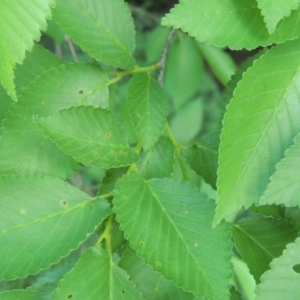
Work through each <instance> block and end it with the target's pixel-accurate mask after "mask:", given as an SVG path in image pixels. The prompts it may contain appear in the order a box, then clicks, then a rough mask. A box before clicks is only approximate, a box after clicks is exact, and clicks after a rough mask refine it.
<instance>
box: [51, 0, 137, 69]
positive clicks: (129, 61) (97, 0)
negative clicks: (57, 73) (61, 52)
mask: <svg viewBox="0 0 300 300" xmlns="http://www.w3.org/2000/svg"><path fill="white" fill-rule="evenodd" d="M53 16H54V18H55V21H56V22H57V23H58V24H59V25H60V26H61V28H62V29H63V30H64V31H65V32H66V33H67V34H68V35H69V36H70V37H71V38H72V39H73V41H74V42H75V43H76V44H78V45H79V46H80V47H81V48H82V49H83V50H84V51H86V52H87V53H88V54H89V55H91V56H92V57H94V58H96V59H97V60H98V61H101V62H104V63H106V64H108V65H112V66H115V67H120V68H124V69H128V68H133V67H134V65H135V60H134V58H133V57H132V56H131V53H132V51H133V49H134V46H135V40H134V39H135V30H134V24H133V19H132V17H131V13H130V10H129V8H128V5H127V3H125V2H124V1H123V0H114V1H111V0H76V1H74V0H57V5H56V7H55V9H54V11H53ZM74 20H76V21H75V22H74Z"/></svg>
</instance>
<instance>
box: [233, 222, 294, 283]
mask: <svg viewBox="0 0 300 300" xmlns="http://www.w3.org/2000/svg"><path fill="white" fill-rule="evenodd" d="M297 235H298V232H297V230H295V228H294V227H293V226H292V225H290V224H289V223H288V222H286V221H279V220H274V219H271V218H262V217H261V218H252V219H242V220H241V221H239V222H238V224H237V225H235V226H234V227H233V236H234V239H235V245H236V247H237V249H238V251H239V253H240V254H241V256H242V257H243V259H244V261H245V262H246V263H247V265H248V267H249V269H250V272H251V273H252V274H253V276H254V278H255V280H256V282H259V281H260V276H261V275H262V274H263V273H264V272H265V271H266V270H268V269H269V264H270V262H271V260H272V259H273V258H275V257H278V256H280V255H281V254H282V252H283V250H284V248H285V246H286V244H288V243H291V242H293V241H294V240H295V238H296V237H297Z"/></svg>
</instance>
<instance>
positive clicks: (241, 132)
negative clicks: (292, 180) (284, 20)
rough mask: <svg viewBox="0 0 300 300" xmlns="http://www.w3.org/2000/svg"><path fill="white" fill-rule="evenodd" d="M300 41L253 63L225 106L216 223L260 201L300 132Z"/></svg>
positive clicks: (283, 45)
mask: <svg viewBox="0 0 300 300" xmlns="http://www.w3.org/2000/svg"><path fill="white" fill-rule="evenodd" d="M299 54H300V40H295V41H290V42H286V43H284V44H281V45H278V46H277V47H275V48H273V49H271V50H270V51H268V52H266V53H265V54H263V55H262V56H261V57H260V58H259V59H258V60H256V61H255V62H254V64H253V66H252V67H251V68H249V69H248V70H247V71H246V72H245V74H244V76H243V78H242V80H241V81H240V82H239V84H238V86H237V88H236V89H235V91H234V95H233V98H232V100H231V102H230V104H229V105H228V106H227V113H226V114H225V117H224V120H223V125H224V127H223V131H222V134H221V143H220V148H219V152H220V156H219V170H218V175H219V177H218V182H217V186H218V202H217V211H216V216H215V224H217V223H218V222H219V221H220V220H221V219H222V218H223V217H225V216H227V215H228V214H231V213H233V212H235V211H237V210H238V209H239V208H241V207H242V206H245V207H249V206H250V205H251V204H252V203H258V201H259V198H260V197H261V195H262V194H263V192H264V190H265V188H266V187H267V184H268V182H269V177H270V175H271V174H272V173H273V172H274V171H275V166H276V164H277V163H278V162H279V161H280V159H281V158H282V157H283V154H284V151H285V150H286V149H287V148H288V147H290V146H291V144H292V143H293V138H294V136H295V135H296V134H297V133H298V132H299V131H300V122H299V114H300V102H299V99H298V94H299V88H300V87H299V82H300V81H299V80H300V73H299V66H300V59H299V57H300V56H299Z"/></svg>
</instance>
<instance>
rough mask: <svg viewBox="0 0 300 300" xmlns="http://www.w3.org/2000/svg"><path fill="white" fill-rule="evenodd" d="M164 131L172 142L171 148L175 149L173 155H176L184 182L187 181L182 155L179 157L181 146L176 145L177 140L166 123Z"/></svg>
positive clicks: (187, 176)
mask: <svg viewBox="0 0 300 300" xmlns="http://www.w3.org/2000/svg"><path fill="white" fill-rule="evenodd" d="M165 130H166V132H167V134H168V136H169V138H170V140H171V141H172V143H173V146H174V148H175V154H176V157H177V160H178V162H179V165H180V169H181V172H182V176H183V179H184V180H186V181H189V175H188V173H187V170H186V168H185V165H184V161H183V158H182V155H181V146H180V145H179V144H178V142H177V140H176V139H175V137H174V135H173V133H172V131H171V128H170V126H169V124H168V123H166V125H165Z"/></svg>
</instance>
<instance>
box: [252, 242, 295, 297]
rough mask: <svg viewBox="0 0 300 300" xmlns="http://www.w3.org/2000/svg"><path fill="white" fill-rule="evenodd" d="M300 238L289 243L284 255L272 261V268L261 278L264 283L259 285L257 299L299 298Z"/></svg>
mask: <svg viewBox="0 0 300 300" xmlns="http://www.w3.org/2000/svg"><path fill="white" fill-rule="evenodd" d="M299 257H300V238H298V239H296V241H295V243H292V244H289V245H288V246H287V249H286V250H285V251H284V252H283V255H282V256H281V257H279V258H276V259H274V260H273V261H272V262H271V265H270V267H271V270H269V271H267V272H266V273H265V274H264V275H263V276H262V278H261V281H262V283H261V284H260V285H258V286H257V290H256V293H257V295H258V296H257V297H256V298H255V299H257V300H265V299H272V300H282V299H289V300H298V299H299V298H300V290H299V269H298V270H297V269H296V267H297V266H298V267H299V264H300V260H299Z"/></svg>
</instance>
